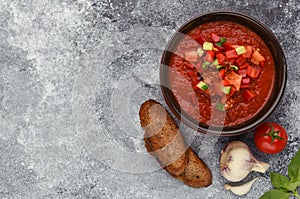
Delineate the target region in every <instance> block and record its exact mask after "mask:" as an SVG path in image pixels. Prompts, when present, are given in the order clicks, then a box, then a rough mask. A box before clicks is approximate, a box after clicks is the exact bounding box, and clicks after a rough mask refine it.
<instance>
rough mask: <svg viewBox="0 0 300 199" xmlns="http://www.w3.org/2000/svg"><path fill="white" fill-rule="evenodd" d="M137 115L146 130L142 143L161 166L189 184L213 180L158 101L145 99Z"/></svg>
mask: <svg viewBox="0 0 300 199" xmlns="http://www.w3.org/2000/svg"><path fill="white" fill-rule="evenodd" d="M139 116H140V123H141V126H142V127H143V129H144V131H145V133H144V141H145V147H146V149H147V151H148V152H149V153H150V154H151V155H153V156H154V157H156V159H157V161H158V162H159V164H160V165H161V167H162V168H164V169H165V170H166V171H167V172H168V173H169V174H170V175H171V176H173V177H174V178H176V179H178V180H180V181H182V182H183V183H185V184H186V185H188V186H191V187H195V188H199V187H207V186H209V185H210V184H211V183H212V174H211V171H210V170H209V168H208V167H207V166H206V164H205V163H204V162H203V161H202V160H201V159H200V158H199V157H198V156H197V154H196V153H195V152H194V151H193V150H192V149H191V148H190V147H188V146H187V145H186V143H185V141H184V139H183V136H182V134H181V132H180V129H179V127H178V125H177V124H176V122H175V121H174V120H173V118H172V117H171V116H170V114H169V113H168V112H167V111H166V109H165V108H164V107H163V106H162V105H161V104H160V103H158V102H156V101H154V100H148V101H146V102H144V103H143V104H142V106H141V108H140V112H139Z"/></svg>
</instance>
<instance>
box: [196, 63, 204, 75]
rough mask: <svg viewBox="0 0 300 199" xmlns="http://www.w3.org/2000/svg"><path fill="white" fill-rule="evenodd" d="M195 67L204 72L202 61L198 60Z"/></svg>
mask: <svg viewBox="0 0 300 199" xmlns="http://www.w3.org/2000/svg"><path fill="white" fill-rule="evenodd" d="M195 68H196V69H197V71H198V72H200V73H201V72H202V70H203V68H202V63H201V62H198V63H197V64H196V65H195Z"/></svg>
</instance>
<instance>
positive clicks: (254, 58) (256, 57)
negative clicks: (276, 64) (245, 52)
mask: <svg viewBox="0 0 300 199" xmlns="http://www.w3.org/2000/svg"><path fill="white" fill-rule="evenodd" d="M262 61H265V58H264V57H263V56H262V55H261V54H260V53H259V52H258V50H256V51H255V52H254V53H253V54H252V59H251V62H253V63H254V64H258V63H260V62H262Z"/></svg>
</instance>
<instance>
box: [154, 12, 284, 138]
mask: <svg viewBox="0 0 300 199" xmlns="http://www.w3.org/2000/svg"><path fill="white" fill-rule="evenodd" d="M224 20H225V21H231V22H235V23H239V24H241V25H244V26H246V27H248V28H250V29H251V30H252V31H254V32H255V33H256V34H257V35H259V36H260V37H261V38H262V39H263V40H264V41H265V43H266V45H267V46H268V48H269V50H270V52H271V53H272V56H273V59H274V64H275V79H276V81H275V82H274V86H273V91H272V94H271V96H270V98H269V100H268V102H267V103H266V104H265V106H264V107H263V108H262V109H261V111H260V112H259V113H257V114H256V115H255V116H254V117H252V118H251V119H249V120H247V121H245V122H243V123H241V124H239V125H235V126H227V127H221V128H220V127H214V126H208V125H206V124H202V123H199V121H198V120H196V119H194V118H192V117H191V116H190V115H188V114H187V113H186V112H185V111H184V110H182V109H181V108H180V106H179V104H178V102H177V100H176V99H175V97H174V95H173V93H172V91H171V90H170V89H168V88H171V87H170V83H169V74H168V67H165V66H169V65H170V60H171V56H172V52H174V50H175V48H176V47H177V45H178V43H179V42H180V40H181V39H182V35H183V34H187V33H188V32H189V31H190V30H192V29H194V28H195V27H197V26H199V25H201V24H203V23H207V22H213V21H224ZM286 81H287V66H286V61H285V56H284V53H283V50H282V48H281V46H280V43H279V41H278V40H277V38H276V37H275V35H274V34H273V33H272V31H271V30H270V29H269V28H267V27H266V26H265V25H263V24H262V23H261V22H259V21H258V20H256V19H254V18H252V17H250V16H247V15H245V14H242V13H237V12H230V11H219V12H211V13H207V14H204V15H201V16H199V17H196V18H194V19H192V20H191V21H189V22H187V23H186V24H184V25H183V26H182V27H181V28H179V30H178V31H177V32H176V33H175V34H174V35H173V37H172V38H171V40H170V41H169V43H168V45H167V47H166V49H165V51H164V53H163V56H162V60H161V67H160V83H161V90H162V93H163V96H164V98H165V100H166V103H167V105H168V106H169V108H170V109H171V111H172V112H173V114H174V115H175V116H176V117H177V118H178V119H179V120H180V121H182V122H184V123H185V124H186V125H188V126H189V127H191V128H193V129H195V130H197V131H199V132H202V133H207V134H211V135H222V136H232V135H239V134H242V133H245V132H247V131H250V130H251V129H253V128H255V127H257V126H258V125H259V124H261V123H262V122H263V121H264V120H265V119H266V118H268V117H269V116H270V115H271V114H272V112H273V111H274V110H275V108H276V107H277V105H278V104H279V102H280V100H281V98H282V96H283V94H284V90H285V85H286Z"/></svg>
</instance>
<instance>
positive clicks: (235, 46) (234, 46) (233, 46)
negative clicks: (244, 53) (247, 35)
mask: <svg viewBox="0 0 300 199" xmlns="http://www.w3.org/2000/svg"><path fill="white" fill-rule="evenodd" d="M239 46H240V45H233V44H232V45H231V47H232V48H237V47H239Z"/></svg>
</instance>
